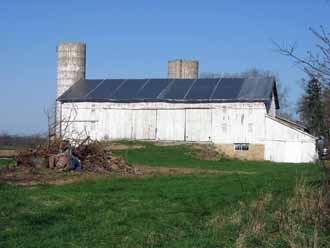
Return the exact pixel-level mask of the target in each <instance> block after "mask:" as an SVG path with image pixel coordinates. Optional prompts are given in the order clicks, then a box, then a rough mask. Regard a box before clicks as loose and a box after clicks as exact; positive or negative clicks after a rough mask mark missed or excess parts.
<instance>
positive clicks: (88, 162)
mask: <svg viewBox="0 0 330 248" xmlns="http://www.w3.org/2000/svg"><path fill="white" fill-rule="evenodd" d="M16 161H17V166H18V167H30V168H31V167H32V168H48V169H52V170H57V171H69V170H75V171H88V172H107V171H113V172H119V173H121V174H135V173H136V171H135V169H134V167H133V166H131V165H129V164H127V163H126V162H125V161H124V160H123V159H122V158H120V157H116V156H114V155H113V154H112V152H111V150H110V149H108V148H107V146H106V144H104V143H101V142H97V141H92V140H91V139H90V138H89V137H87V138H86V139H85V140H84V141H82V142H80V143H79V144H78V145H75V146H74V145H72V144H71V143H70V142H69V141H66V140H63V141H56V142H55V141H54V142H52V143H51V144H48V145H45V146H42V145H39V146H38V147H37V148H36V149H28V150H22V151H20V152H18V154H17V156H16Z"/></svg>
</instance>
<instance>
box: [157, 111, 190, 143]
mask: <svg viewBox="0 0 330 248" xmlns="http://www.w3.org/2000/svg"><path fill="white" fill-rule="evenodd" d="M184 136H185V110H184V109H160V110H157V140H167V141H182V140H184Z"/></svg>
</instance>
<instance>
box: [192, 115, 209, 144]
mask: <svg viewBox="0 0 330 248" xmlns="http://www.w3.org/2000/svg"><path fill="white" fill-rule="evenodd" d="M186 140H187V141H211V140H212V110H211V109H187V110H186Z"/></svg>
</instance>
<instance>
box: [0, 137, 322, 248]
mask: <svg viewBox="0 0 330 248" xmlns="http://www.w3.org/2000/svg"><path fill="white" fill-rule="evenodd" d="M145 145H146V148H144V149H137V150H128V151H116V153H117V154H120V155H122V156H124V157H125V158H126V159H127V160H128V161H129V162H131V163H140V164H147V165H152V166H157V165H159V166H176V167H195V168H196V167H201V168H212V169H217V170H230V171H250V172H252V171H253V172H255V174H249V175H242V174H237V173H233V174H200V175H199V174H194V175H172V176H166V175H156V176H151V177H144V178H125V177H118V176H111V175H110V176H105V177H104V178H102V179H98V180H86V181H82V182H80V183H76V184H70V185H59V186H51V185H39V186H33V187H18V186H13V185H5V184H0V199H1V201H0V247H61V246H64V247H235V245H236V243H237V239H238V238H239V235H240V224H235V223H234V224H233V223H231V222H230V221H228V218H230V216H232V215H233V214H234V213H235V212H236V211H238V210H239V209H240V208H241V205H242V204H246V205H248V204H250V203H251V202H254V201H256V199H259V198H260V197H263V196H264V195H265V194H271V195H272V201H271V206H270V207H269V208H270V209H272V210H270V211H273V210H274V211H275V209H276V208H278V207H279V206H281V204H282V202H284V201H285V200H286V199H287V198H288V197H289V196H291V195H292V192H293V188H294V186H295V184H296V181H297V179H298V178H300V176H301V175H302V174H304V176H305V178H307V179H308V180H312V179H314V178H317V177H319V174H318V170H317V169H316V167H315V166H313V165H308V164H305V165H300V164H299V165H294V164H274V163H269V162H242V161H201V160H198V159H197V158H196V156H192V155H193V152H192V151H191V150H190V149H189V148H188V147H187V146H162V147H160V146H154V145H152V144H149V143H146V144H145ZM215 220H216V221H215ZM222 222H225V223H222ZM268 224H269V225H271V224H272V221H271V220H269V223H268ZM267 230H268V229H267ZM271 232H272V228H269V235H271ZM252 239H253V237H252ZM249 242H250V243H251V244H253V245H254V244H255V243H256V242H257V241H255V240H250V241H249ZM276 242H278V241H277V240H274V244H275V243H276ZM251 247H257V246H255V245H254V246H251ZM259 247H261V246H259ZM274 247H275V246H274ZM278 247H280V246H278ZM282 247H285V246H282Z"/></svg>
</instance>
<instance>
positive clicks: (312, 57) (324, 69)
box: [274, 26, 330, 87]
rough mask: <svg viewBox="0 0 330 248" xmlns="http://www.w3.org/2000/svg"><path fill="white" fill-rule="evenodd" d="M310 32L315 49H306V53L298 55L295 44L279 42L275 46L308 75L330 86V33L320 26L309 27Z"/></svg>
mask: <svg viewBox="0 0 330 248" xmlns="http://www.w3.org/2000/svg"><path fill="white" fill-rule="evenodd" d="M310 31H311V33H312V34H313V35H314V37H316V39H317V41H318V42H317V44H316V49H317V50H316V51H315V52H313V51H312V50H309V51H307V52H306V53H307V54H306V55H305V56H304V55H299V54H298V52H297V45H296V44H293V45H288V44H285V43H283V44H279V43H277V42H274V44H275V46H276V47H277V49H278V50H279V52H280V53H281V54H282V55H285V56H288V57H290V58H291V59H293V61H294V62H295V64H297V65H298V66H299V67H300V68H301V69H302V70H303V71H304V72H306V74H307V75H308V76H310V77H311V78H315V79H318V80H319V81H320V82H321V83H323V84H325V86H327V87H330V33H329V32H327V31H326V30H325V28H324V27H323V26H320V29H319V30H315V29H313V28H310Z"/></svg>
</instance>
